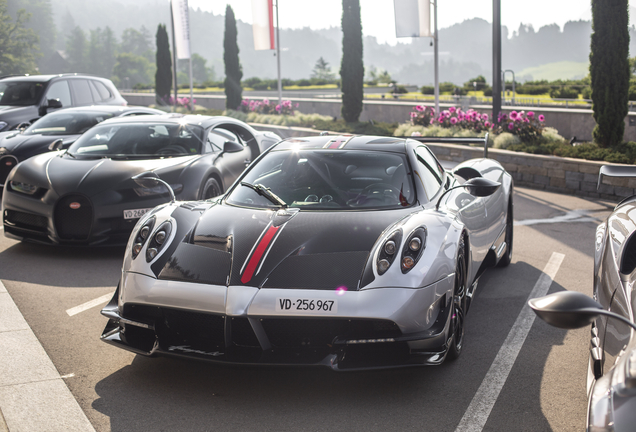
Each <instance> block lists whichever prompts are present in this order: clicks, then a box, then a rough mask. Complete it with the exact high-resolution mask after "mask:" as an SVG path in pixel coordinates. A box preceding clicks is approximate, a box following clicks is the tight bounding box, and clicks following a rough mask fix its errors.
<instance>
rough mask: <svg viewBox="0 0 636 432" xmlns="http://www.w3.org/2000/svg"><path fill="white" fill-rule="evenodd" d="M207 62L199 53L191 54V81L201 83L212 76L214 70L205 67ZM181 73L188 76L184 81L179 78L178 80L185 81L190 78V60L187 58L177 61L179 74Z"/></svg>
mask: <svg viewBox="0 0 636 432" xmlns="http://www.w3.org/2000/svg"><path fill="white" fill-rule="evenodd" d="M207 62H208V61H207V60H206V59H204V58H203V57H201V56H200V55H199V54H196V53H194V54H192V82H194V83H198V84H201V83H204V82H206V81H210V80H212V79H213V78H214V72H213V71H212V70H211V69H210V68H208V67H206V63H207ZM181 73H183V74H185V76H186V77H188V78H186V80H185V81H181V80H179V82H187V81H188V80H189V79H190V78H189V76H190V62H189V61H188V60H182V61H180V62H179V76H181Z"/></svg>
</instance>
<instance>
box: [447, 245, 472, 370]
mask: <svg viewBox="0 0 636 432" xmlns="http://www.w3.org/2000/svg"><path fill="white" fill-rule="evenodd" d="M467 270H468V268H467V263H466V244H465V239H464V236H463V235H462V237H461V239H460V241H459V244H458V245H457V262H456V264H455V289H454V292H453V303H452V305H451V307H452V308H453V309H452V310H451V314H452V316H451V331H452V338H451V342H450V343H449V346H448V353H447V355H446V358H447V359H448V360H455V359H456V358H457V357H459V355H460V354H461V352H462V348H463V346H464V322H465V318H466V292H467V289H468V287H467V286H466V279H467Z"/></svg>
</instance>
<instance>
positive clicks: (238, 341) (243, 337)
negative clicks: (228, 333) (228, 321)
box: [232, 317, 261, 347]
mask: <svg viewBox="0 0 636 432" xmlns="http://www.w3.org/2000/svg"><path fill="white" fill-rule="evenodd" d="M232 341H233V342H234V345H237V346H242V347H260V346H261V345H260V344H259V343H258V339H257V338H256V335H255V334H254V330H252V325H251V324H250V322H249V320H248V319H247V318H243V317H234V318H232Z"/></svg>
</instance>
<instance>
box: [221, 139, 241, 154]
mask: <svg viewBox="0 0 636 432" xmlns="http://www.w3.org/2000/svg"><path fill="white" fill-rule="evenodd" d="M244 148H245V147H243V144H241V143H238V142H236V141H225V144H223V153H237V152H240V151H241V150H243V149H244Z"/></svg>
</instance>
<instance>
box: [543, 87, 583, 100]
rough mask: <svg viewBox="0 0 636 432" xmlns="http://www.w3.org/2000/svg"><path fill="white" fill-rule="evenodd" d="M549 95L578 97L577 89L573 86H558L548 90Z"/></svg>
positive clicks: (562, 97) (563, 97)
mask: <svg viewBox="0 0 636 432" xmlns="http://www.w3.org/2000/svg"><path fill="white" fill-rule="evenodd" d="M550 97H551V98H553V99H578V97H579V91H578V90H577V89H576V88H574V87H565V86H564V87H560V88H553V89H551V90H550Z"/></svg>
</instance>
